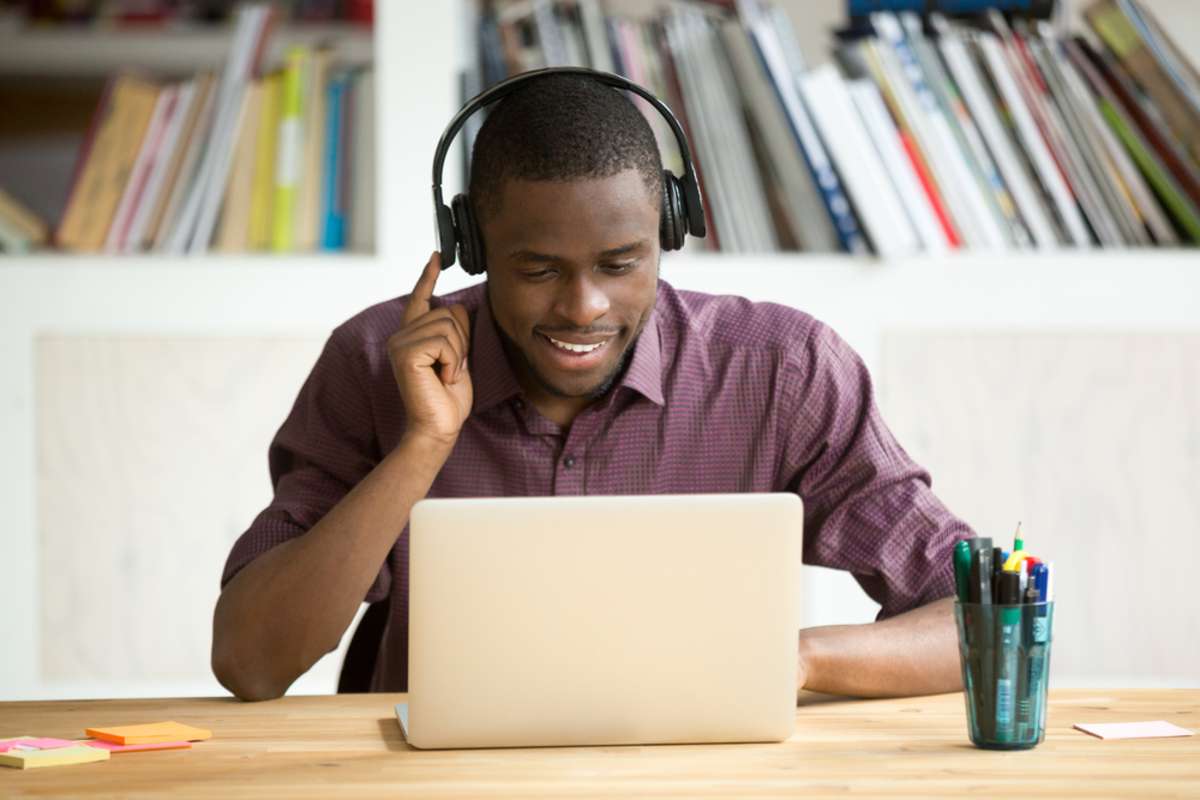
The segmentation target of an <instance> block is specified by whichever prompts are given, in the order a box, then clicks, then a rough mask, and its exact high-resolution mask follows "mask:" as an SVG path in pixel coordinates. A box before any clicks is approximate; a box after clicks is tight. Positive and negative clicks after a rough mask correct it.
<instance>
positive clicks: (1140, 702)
mask: <svg viewBox="0 0 1200 800" xmlns="http://www.w3.org/2000/svg"><path fill="white" fill-rule="evenodd" d="M403 700H404V695H395V694H392V695H344V696H336V697H285V698H283V699H280V700H274V701H270V702H266V703H253V704H251V703H240V702H238V701H235V700H232V699H194V700H91V701H62V702H28V703H0V737H6V736H16V735H22V734H31V735H37V736H55V737H62V738H79V737H82V735H83V728H84V727H85V726H97V725H122V724H129V723H138V722H154V721H161V720H168V719H171V720H176V721H179V722H184V723H189V724H192V725H197V726H200V727H204V728H210V729H212V731H213V738H212V739H211V740H210V741H207V742H199V743H197V744H196V745H194V746H193V748H192V749H191V750H181V751H168V752H151V753H127V754H123V755H122V754H116V755H113V757H112V758H111V760H109V761H105V762H100V763H96V764H84V765H79V766H70V767H57V768H46V769H40V770H27V771H20V770H14V769H6V768H0V796H2V797H45V796H55V795H69V796H80V795H86V796H88V797H102V796H112V795H118V796H122V797H128V796H133V797H149V796H156V797H167V796H170V797H172V798H177V797H206V798H212V797H215V798H220V799H221V800H231V799H232V798H237V797H263V796H279V797H289V798H293V797H297V798H298V797H385V796H386V797H438V798H459V797H462V798H476V797H563V796H570V797H573V798H576V797H591V796H597V797H600V796H603V797H631V796H640V797H646V796H672V797H698V796H722V797H765V796H783V795H789V796H794V795H797V794H801V793H804V794H808V795H811V794H827V795H846V794H862V795H892V796H898V795H904V796H922V797H932V796H946V795H956V796H961V795H977V796H980V797H1005V798H1021V799H1022V800H1024V799H1025V798H1030V797H1089V798H1092V797H1098V796H1106V797H1111V796H1126V797H1137V798H1139V799H1140V798H1149V797H1167V796H1172V797H1179V796H1197V795H1200V735H1197V736H1192V737H1188V738H1180V739H1147V740H1130V741H1101V740H1099V739H1095V738H1092V737H1091V736H1087V735H1085V734H1083V733H1080V732H1078V731H1074V730H1072V729H1071V725H1072V724H1074V723H1076V722H1102V721H1103V722H1122V721H1125V722H1133V721H1139V720H1153V719H1166V720H1170V721H1171V722H1174V723H1176V724H1178V725H1182V726H1183V727H1185V728H1188V729H1191V730H1200V691H1196V690H1109V691H1103V690H1063V691H1055V692H1052V697H1051V703H1050V708H1049V720H1048V729H1047V736H1046V741H1045V742H1043V743H1042V745H1040V746H1039V747H1038V748H1036V749H1034V750H1029V751H1020V752H995V751H985V750H977V749H975V748H974V747H972V746H971V745H970V743H969V742H968V741H967V732H966V716H965V712H964V709H963V700H962V696H961V695H958V694H952V695H940V696H937V697H927V698H917V699H908V700H843V699H832V698H826V697H822V696H817V695H813V696H810V697H805V698H803V699H802V701H801V704H800V706H799V707H798V708H797V710H796V733H795V735H794V736H793V737H792V738H791V739H789V740H788V741H786V742H784V743H782V744H770V745H703V746H693V745H689V746H676V745H665V746H647V747H597V748H574V747H572V748H545V749H524V750H465V751H420V750H413V749H410V748H409V747H408V745H407V744H405V742H404V740H403V738H402V737H401V734H400V729H399V726H398V725H397V724H396V718H395V715H394V714H393V711H392V709H393V706H394V704H395V703H397V702H402V701H403Z"/></svg>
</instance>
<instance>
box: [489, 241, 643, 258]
mask: <svg viewBox="0 0 1200 800" xmlns="http://www.w3.org/2000/svg"><path fill="white" fill-rule="evenodd" d="M646 242H647V240H646V239H638V240H637V241H636V242H630V243H628V244H623V245H620V246H619V247H610V248H609V249H607V250H603V251H601V252H600V258H616V257H617V256H623V255H626V254H628V253H632V252H633V251H635V250H640V249H641V248H643V247H645V246H646ZM508 257H509V258H511V259H512V260H514V261H526V262H529V263H534V264H552V263H556V262H559V261H562V260H563V259H562V257H561V256H556V255H551V254H549V253H539V252H537V251H536V250H525V249H521V250H513V251H512V252H511V253H509V254H508Z"/></svg>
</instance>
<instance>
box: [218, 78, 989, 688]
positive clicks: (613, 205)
mask: <svg viewBox="0 0 1200 800" xmlns="http://www.w3.org/2000/svg"><path fill="white" fill-rule="evenodd" d="M662 191H663V186H662V167H661V163H660V159H659V155H658V150H657V147H656V143H655V140H654V136H653V133H652V132H651V130H650V127H649V125H648V124H647V123H646V121H645V119H644V118H643V117H642V116H641V114H640V113H639V112H638V111H637V109H636V108H635V107H634V106H633V105H632V104H631V103H630V102H629V101H628V100H627V99H626V98H625V97H624V95H623V94H621V93H619V92H617V91H615V90H613V89H611V88H608V87H607V86H603V85H601V84H599V83H598V82H596V81H594V80H591V79H588V78H581V77H578V76H561V75H560V76H547V77H542V78H539V79H536V80H533V81H530V82H529V83H527V84H526V85H524V86H522V87H521V88H519V89H518V90H517V91H515V92H514V93H513V94H511V95H509V96H508V97H506V98H505V99H503V100H502V101H501V102H499V103H498V104H497V105H496V106H495V107H494V108H493V110H492V113H491V114H490V115H489V117H488V119H487V120H486V122H485V123H484V125H483V126H482V128H481V130H480V132H479V135H478V137H477V139H476V143H475V149H474V157H473V160H472V167H471V180H470V186H469V197H470V203H471V208H472V210H473V214H474V216H475V218H476V219H477V221H478V225H479V229H480V235H481V242H480V246H481V248H482V250H483V253H482V254H481V255H483V257H484V258H485V262H486V268H487V269H486V274H487V279H486V281H485V282H483V283H481V284H478V285H476V286H473V287H471V288H469V289H466V290H464V291H462V292H458V293H456V294H453V295H449V296H447V297H443V298H437V297H435V296H434V294H433V291H434V286H435V283H436V280H437V276H438V273H439V270H440V262H439V258H438V256H437V254H435V255H434V256H433V257H432V258H431V259H430V261H429V263H427V264H426V266H425V269H424V270H423V272H422V274H421V277H420V279H419V280H418V282H417V285H416V287H415V289H414V290H413V292H412V293H411V294H410V295H408V296H405V297H402V298H399V299H395V300H390V301H387V302H385V303H381V304H379V305H377V306H374V307H372V308H370V309H367V310H366V311H364V312H362V313H361V314H359V315H358V316H356V317H354V318H353V319H351V320H349V321H348V322H346V323H345V324H343V325H342V326H340V327H339V328H338V329H337V330H336V331H334V333H333V335H332V336H331V337H330V339H329V341H328V343H327V344H326V347H325V349H324V351H323V353H322V354H321V357H320V359H319V360H318V362H317V364H316V366H315V367H314V368H313V371H312V374H311V375H310V376H309V378H308V380H307V381H306V382H305V384H304V386H303V387H302V388H301V390H300V394H299V397H298V398H297V400H296V404H295V406H294V407H293V409H292V411H291V414H290V415H289V416H288V418H287V420H286V421H285V422H284V424H283V426H282V427H281V428H280V430H279V432H278V434H277V435H276V437H275V440H274V441H273V442H272V445H271V449H270V454H269V455H270V468H271V476H272V481H273V483H274V486H275V497H274V500H273V501H272V503H271V504H270V506H268V507H267V508H266V509H265V510H264V511H263V512H262V513H261V514H260V515H259V516H258V517H257V518H256V519H255V520H254V522H253V523H252V524H251V526H250V528H249V529H248V530H247V531H246V533H245V534H243V536H242V537H241V538H240V539H239V540H238V541H237V543H236V544H235V545H234V547H233V551H232V552H231V553H230V556H229V560H228V563H227V564H226V569H225V574H224V576H223V589H222V593H221V597H220V599H219V601H218V603H217V608H216V613H215V618H214V635H213V669H214V671H215V673H216V675H217V677H218V679H219V680H220V681H221V683H222V684H223V685H224V686H226V687H227V688H229V689H230V690H231V691H232V692H234V693H235V694H236V695H238V696H239V697H242V698H245V699H261V698H269V697H276V696H279V695H281V694H282V693H283V692H284V691H286V689H287V687H288V686H290V685H291V683H292V682H293V681H294V680H295V679H296V678H297V677H299V676H300V675H301V674H303V673H304V672H305V671H306V670H308V668H309V667H311V666H312V664H314V663H315V662H316V661H317V660H318V659H319V658H320V657H321V656H323V655H324V654H326V653H327V652H329V651H331V650H333V649H334V648H336V646H337V644H338V642H339V641H340V639H341V637H342V635H343V634H344V633H345V631H346V629H347V627H348V626H349V625H350V623H351V621H352V620H353V617H354V614H355V612H356V611H357V610H358V608H359V607H360V605H361V604H362V602H363V601H364V600H366V601H367V602H372V603H374V602H378V601H385V600H386V602H387V607H388V610H389V617H388V620H389V621H388V625H387V627H386V630H385V632H384V635H383V638H382V641H381V642H380V647H379V652H378V657H377V658H376V660H375V667H374V672H373V677H372V681H371V688H372V689H374V690H377V691H403V690H404V689H405V688H406V685H407V675H406V668H407V655H408V629H407V622H408V536H407V522H408V515H409V511H410V510H411V508H412V506H413V504H414V503H416V502H417V501H418V500H420V499H422V498H424V497H464V496H470V497H480V496H514V495H578V494H658V493H695V492H767V491H788V492H795V493H797V494H799V495H800V496H801V497H802V498H803V500H804V501H805V542H804V560H805V562H806V563H809V564H817V565H823V566H828V567H833V568H838V569H845V570H849V571H850V572H851V573H852V574H853V575H854V577H855V578H856V579H857V580H858V582H859V583H860V584H861V585H862V586H863V588H864V589H865V590H866V591H867V592H868V594H869V595H870V596H871V597H872V598H874V599H875V600H877V601H878V602H879V603H880V604H881V605H882V609H881V611H880V619H879V620H878V621H876V622H874V623H869V624H863V625H850V626H837V627H827V628H816V629H809V630H805V631H802V632H801V633H800V636H799V642H798V647H797V666H798V675H799V680H798V688H809V689H815V690H818V691H827V692H835V693H843V694H854V695H872V696H873V695H889V694H921V693H929V692H938V691H951V690H955V689H958V688H960V679H959V671H958V661H957V654H956V639H955V633H954V623H953V618H952V614H951V606H950V602H949V600H948V599H947V598H948V597H949V596H950V595H951V594H952V593H953V575H952V570H951V567H950V564H951V559H950V553H951V550H952V548H953V546H954V543H955V542H956V541H957V540H958V539H960V538H964V537H966V536H969V535H970V531H969V529H968V528H967V526H966V525H965V524H963V523H962V522H961V521H959V520H958V519H957V518H955V517H954V516H953V515H952V514H950V513H949V512H948V511H947V510H946V509H945V507H944V506H943V505H942V504H941V503H940V502H939V501H938V500H937V498H936V497H935V496H934V495H933V494H932V492H931V491H930V482H929V477H928V475H927V474H926V473H925V472H924V471H923V470H922V469H921V468H920V467H918V466H917V465H916V464H914V463H913V462H912V461H911V460H910V459H909V458H908V457H907V455H906V454H905V453H904V451H903V450H902V449H901V447H900V446H899V445H898V444H897V443H896V441H895V439H894V438H893V437H892V435H891V434H890V432H889V431H888V430H887V428H886V426H885V425H884V423H883V421H882V419H881V418H880V416H879V412H878V410H877V409H876V407H875V404H874V398H873V393H872V388H871V382H870V378H869V376H868V374H867V372H866V369H865V368H864V367H863V365H862V362H861V361H860V360H859V359H858V357H857V356H856V355H855V354H854V353H853V352H852V351H851V350H850V348H849V347H848V346H847V345H846V344H845V343H844V342H843V341H842V340H841V339H839V338H838V337H837V336H836V334H834V333H833V331H832V330H830V329H829V328H828V327H827V326H825V325H823V324H821V323H820V322H818V321H817V320H815V319H813V318H812V317H810V316H808V315H806V314H804V313H803V312H800V311H797V310H794V309H790V308H786V307H784V306H779V305H774V304H755V303H751V302H749V301H747V300H744V299H741V298H736V297H715V296H710V295H703V294H699V293H695V292H686V291H681V290H676V289H675V288H673V287H671V286H670V285H668V284H667V283H665V282H663V281H661V280H660V279H659V277H658V265H659V257H660V254H661V253H660V250H661V246H660V233H659V229H660V209H661V207H662ZM630 557H631V558H634V557H636V556H635V555H634V554H630ZM718 590H719V587H718Z"/></svg>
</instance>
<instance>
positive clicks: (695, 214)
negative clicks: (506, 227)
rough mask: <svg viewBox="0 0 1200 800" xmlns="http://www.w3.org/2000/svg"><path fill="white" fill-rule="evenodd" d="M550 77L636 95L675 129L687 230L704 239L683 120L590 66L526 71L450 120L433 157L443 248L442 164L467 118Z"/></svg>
mask: <svg viewBox="0 0 1200 800" xmlns="http://www.w3.org/2000/svg"><path fill="white" fill-rule="evenodd" d="M546 75H579V76H582V77H586V78H590V79H592V80H595V81H598V82H600V83H602V84H604V85H606V86H611V87H612V88H614V89H623V90H625V91H627V92H633V93H634V94H636V95H638V96H639V97H641V98H642V99H644V100H645V101H646V102H648V103H649V104H650V105H652V106H654V108H655V110H656V111H658V113H659V114H661V115H662V117H663V119H665V120H666V121H667V124H668V125H670V126H671V132H672V133H673V134H674V135H675V140H676V141H677V142H678V143H679V152H680V155H681V156H682V158H683V177H682V178H680V179H679V183H680V187H681V188H682V191H683V194H684V195H685V197H684V198H683V200H684V204H685V205H684V207H685V209H686V214H687V230H688V232H689V233H691V234H692V235H693V236H704V232H705V230H704V229H705V225H704V211H703V206H702V204H701V199H700V184H699V182H698V181H697V180H696V174H695V170H694V168H693V167H692V153H691V149H690V148H689V147H688V143H687V137H686V136H684V133H683V128H682V126H680V124H679V120H677V119H676V118H675V115H674V114H673V113H671V109H670V108H668V107H667V105H666V104H665V103H664V102H663V101H661V100H659V99H658V98H657V97H655V96H654V94H653V93H651V92H649V91H647V90H646V89H644V88H642V87H641V86H638V85H637V84H636V83H634V82H633V81H630V80H627V79H625V78H623V77H621V76H620V75H614V74H613V73H611V72H603V71H601V70H595V69H588V68H586V67H547V68H545V69H535V70H531V71H529V72H522V73H520V74H518V75H514V76H513V77H511V78H507V79H505V80H503V81H500V82H499V83H497V84H496V85H495V86H493V87H491V88H490V89H485V90H484V91H482V92H480V93H479V94H477V95H475V97H473V98H472V99H471V100H470V101H468V102H467V104H466V105H465V106H463V107H462V108H461V109H459V112H458V113H457V114H455V115H454V118H453V119H451V120H450V124H449V125H447V126H446V130H445V131H443V133H442V137H441V138H440V139H439V140H438V144H437V150H436V151H435V152H434V156H433V207H434V212H435V220H434V221H435V224H436V225H437V227H438V242H439V246H443V249H444V245H445V243H446V233H447V232H445V231H443V230H442V226H443V224H444V222H445V221H443V220H442V219H441V214H440V210H441V209H442V208H444V206H445V203H444V202H443V201H442V165H443V164H444V162H445V160H446V154H447V153H448V152H449V151H450V143H451V142H452V141H453V140H454V137H455V135H456V134H457V133H458V131H459V130H460V129H461V128H462V126H463V124H464V123H466V121H467V118H468V117H470V116H471V115H472V114H474V113H475V112H476V111H478V110H479V109H480V108H482V107H484V106H486V105H489V104H491V103H495V102H496V101H498V100H502V99H503V98H505V97H507V96H508V95H510V94H512V93H513V92H514V91H516V90H517V89H519V88H520V87H521V86H523V85H524V84H526V83H529V82H530V81H533V80H536V79H537V78H541V77H543V76H546ZM442 266H443V268H445V267H447V266H449V264H446V263H445V259H443V265H442Z"/></svg>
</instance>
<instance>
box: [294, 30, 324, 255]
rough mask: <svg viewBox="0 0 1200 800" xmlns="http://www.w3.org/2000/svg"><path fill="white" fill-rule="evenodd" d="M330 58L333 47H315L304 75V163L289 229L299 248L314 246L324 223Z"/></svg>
mask: <svg viewBox="0 0 1200 800" xmlns="http://www.w3.org/2000/svg"><path fill="white" fill-rule="evenodd" d="M332 61H333V50H332V49H330V48H328V47H318V48H317V49H316V50H313V51H312V52H311V55H310V57H309V59H308V67H307V69H306V71H305V76H304V105H303V108H304V123H303V151H302V156H301V158H302V159H303V162H304V166H303V168H302V170H301V172H300V182H299V186H298V189H297V192H298V193H297V197H296V212H295V220H294V225H295V230H294V232H293V236H294V241H295V245H294V246H295V248H296V249H297V250H301V251H308V250H313V249H315V248H316V247H317V246H318V244H319V242H318V239H319V237H320V232H321V227H322V225H323V224H324V219H323V217H322V214H321V188H322V183H321V175H322V172H323V171H324V159H325V137H326V135H327V133H328V126H327V119H326V104H327V94H328V91H329V69H330V65H331V63H332Z"/></svg>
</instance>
